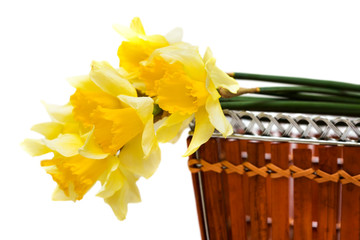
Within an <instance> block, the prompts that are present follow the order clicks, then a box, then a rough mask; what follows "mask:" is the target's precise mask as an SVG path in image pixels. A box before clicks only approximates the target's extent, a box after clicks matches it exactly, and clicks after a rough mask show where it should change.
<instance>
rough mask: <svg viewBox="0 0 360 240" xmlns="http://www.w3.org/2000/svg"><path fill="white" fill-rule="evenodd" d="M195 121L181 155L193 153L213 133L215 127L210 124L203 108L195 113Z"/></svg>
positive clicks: (185, 155)
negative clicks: (184, 150)
mask: <svg viewBox="0 0 360 240" xmlns="http://www.w3.org/2000/svg"><path fill="white" fill-rule="evenodd" d="M195 123H196V124H195V131H194V135H193V137H192V140H191V142H190V145H189V147H188V149H187V151H186V152H185V154H184V155H183V157H187V156H189V155H191V154H193V153H194V152H195V151H196V150H197V149H198V148H199V147H200V146H201V145H202V144H204V143H205V142H206V141H208V140H209V138H210V137H211V136H212V134H213V133H214V129H215V128H214V126H213V125H212V124H211V122H210V120H209V116H208V113H207V112H206V110H205V108H200V109H199V111H198V112H197V113H196V114H195Z"/></svg>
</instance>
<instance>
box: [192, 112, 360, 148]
mask: <svg viewBox="0 0 360 240" xmlns="http://www.w3.org/2000/svg"><path fill="white" fill-rule="evenodd" d="M224 114H225V116H226V117H227V119H228V120H229V121H230V123H231V125H232V126H233V129H234V133H233V134H232V135H231V136H229V137H228V138H241V139H250V140H251V139H252V140H265V141H286V142H295V143H314V144H330V145H360V118H348V117H338V116H337V117H335V116H315V115H307V114H284V113H264V112H248V111H233V110H226V109H225V110H224ZM190 128H191V129H192V130H194V123H192V124H191V125H190ZM190 134H191V133H190ZM213 136H214V137H222V135H221V134H220V133H218V132H216V131H215V132H214V134H213Z"/></svg>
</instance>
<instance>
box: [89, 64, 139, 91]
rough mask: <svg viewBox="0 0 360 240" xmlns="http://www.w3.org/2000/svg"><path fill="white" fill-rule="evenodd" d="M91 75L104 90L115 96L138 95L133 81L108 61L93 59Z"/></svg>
mask: <svg viewBox="0 0 360 240" xmlns="http://www.w3.org/2000/svg"><path fill="white" fill-rule="evenodd" d="M89 76H90V79H91V80H92V81H93V82H94V83H95V84H96V85H97V86H99V87H100V88H101V89H102V90H103V91H104V92H107V93H109V94H111V95H113V96H118V95H127V96H133V97H136V96H137V93H136V89H135V88H134V87H133V86H132V85H131V83H130V82H129V81H128V80H126V79H124V78H123V77H122V76H120V74H119V72H118V71H116V70H115V69H114V68H113V67H112V66H111V65H110V64H109V63H107V62H96V61H93V62H92V64H91V71H90V74H89Z"/></svg>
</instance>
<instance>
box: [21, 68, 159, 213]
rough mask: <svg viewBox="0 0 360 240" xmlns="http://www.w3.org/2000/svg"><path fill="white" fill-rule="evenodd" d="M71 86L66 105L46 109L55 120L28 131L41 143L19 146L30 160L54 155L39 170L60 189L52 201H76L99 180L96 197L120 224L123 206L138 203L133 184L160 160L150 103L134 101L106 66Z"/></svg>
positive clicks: (122, 81)
mask: <svg viewBox="0 0 360 240" xmlns="http://www.w3.org/2000/svg"><path fill="white" fill-rule="evenodd" d="M69 82H70V83H71V84H72V85H73V86H74V87H75V88H76V92H75V93H74V94H73V95H72V96H71V98H70V103H69V104H66V105H64V106H56V105H46V108H47V110H48V113H49V115H50V116H51V119H52V120H53V121H52V122H48V123H42V124H37V125H35V126H34V127H33V128H32V129H33V130H34V131H36V132H38V133H40V134H42V135H43V136H44V137H45V138H44V139H41V140H33V139H27V140H25V141H24V143H23V147H24V148H25V149H26V150H27V151H28V152H29V153H30V154H31V155H33V156H40V155H43V154H46V153H52V154H53V158H52V159H50V160H43V161H42V162H41V165H42V166H43V167H44V168H45V170H46V171H47V173H49V174H50V175H51V176H52V178H53V179H54V181H55V182H56V183H57V184H58V187H57V188H56V190H55V192H54V194H53V199H54V200H73V201H75V200H80V199H82V198H83V196H84V194H86V192H88V191H89V189H90V188H91V187H92V186H93V185H94V184H95V183H96V182H97V181H100V182H101V184H102V189H101V191H100V192H99V194H98V196H100V197H103V198H104V201H105V202H106V203H108V204H109V205H110V206H111V208H112V209H113V211H114V213H115V215H116V216H117V217H118V218H119V219H120V220H122V219H124V218H125V216H126V212H127V204H128V203H130V202H138V201H140V195H139V191H138V189H137V186H136V181H137V180H138V179H139V177H141V176H143V177H146V178H148V177H150V176H151V175H152V174H153V173H154V171H155V170H156V168H157V166H158V164H159V161H160V149H159V146H158V143H157V140H156V138H155V131H154V126H153V115H152V112H153V105H154V103H153V100H152V99H151V98H149V97H137V93H136V89H135V88H134V87H133V86H132V85H131V83H130V82H129V81H127V80H126V79H124V78H123V77H122V76H121V74H120V73H119V72H118V71H117V70H115V69H114V68H112V67H111V66H110V65H109V64H108V63H106V62H93V63H92V68H91V71H90V74H89V75H88V76H84V77H76V78H71V79H69Z"/></svg>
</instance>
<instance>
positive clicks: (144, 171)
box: [119, 134, 160, 178]
mask: <svg viewBox="0 0 360 240" xmlns="http://www.w3.org/2000/svg"><path fill="white" fill-rule="evenodd" d="M142 142H143V141H142V135H141V134H139V135H138V136H137V137H135V138H134V139H133V140H131V141H130V142H128V143H127V144H126V145H125V146H124V147H123V148H122V149H121V151H120V154H119V160H120V162H121V164H122V165H124V166H125V167H126V168H127V169H129V170H130V171H131V172H133V173H135V174H136V175H140V176H143V177H145V178H149V177H151V176H152V175H153V173H154V172H155V170H156V169H157V167H158V165H159V162H160V149H159V147H158V145H157V144H155V145H154V146H153V148H152V149H151V151H150V154H148V156H147V157H145V155H144V152H143V149H142Z"/></svg>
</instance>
